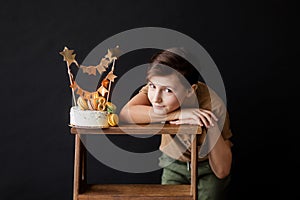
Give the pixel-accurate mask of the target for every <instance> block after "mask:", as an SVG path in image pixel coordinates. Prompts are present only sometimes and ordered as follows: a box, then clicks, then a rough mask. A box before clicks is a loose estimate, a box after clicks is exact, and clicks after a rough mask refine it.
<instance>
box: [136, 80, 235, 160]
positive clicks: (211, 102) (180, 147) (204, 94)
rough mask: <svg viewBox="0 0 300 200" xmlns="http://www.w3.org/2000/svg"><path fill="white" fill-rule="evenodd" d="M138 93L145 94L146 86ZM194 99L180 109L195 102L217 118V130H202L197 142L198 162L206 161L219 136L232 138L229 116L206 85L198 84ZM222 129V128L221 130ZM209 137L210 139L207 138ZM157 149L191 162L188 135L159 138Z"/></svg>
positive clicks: (225, 138) (216, 96) (146, 91)
mask: <svg viewBox="0 0 300 200" xmlns="http://www.w3.org/2000/svg"><path fill="white" fill-rule="evenodd" d="M140 92H142V93H144V94H147V93H148V85H146V86H144V87H143V88H142V89H141V90H140ZM195 94H196V97H197V98H195V99H194V100H190V101H186V102H184V103H183V105H182V107H184V108H185V107H195V105H197V104H195V103H197V102H195V101H198V105H199V108H202V109H206V110H210V111H212V112H213V113H214V114H215V115H216V117H217V118H218V122H217V123H218V127H219V129H218V130H221V133H220V131H215V130H216V129H206V128H202V134H201V136H200V137H199V140H198V145H197V146H198V149H199V158H198V160H199V161H202V160H206V159H207V154H208V153H209V151H210V150H211V148H212V147H213V144H214V141H216V138H217V137H219V136H220V134H221V136H222V137H223V139H224V140H229V139H230V137H232V133H231V130H230V122H229V116H228V112H227V109H226V106H225V105H224V103H223V101H222V99H221V98H220V97H219V96H218V95H217V94H216V93H215V92H214V91H213V90H212V89H210V88H209V87H208V86H207V85H206V84H204V83H202V82H198V88H197V90H196V91H195ZM221 127H222V128H221ZM207 136H210V137H207ZM159 149H160V150H161V151H162V152H163V153H165V154H167V155H168V156H170V157H172V158H174V159H177V160H180V161H183V162H187V161H190V160H191V151H190V150H191V135H189V134H186V135H185V134H176V135H168V134H163V135H162V136H161V144H160V147H159Z"/></svg>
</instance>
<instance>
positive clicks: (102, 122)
mask: <svg viewBox="0 0 300 200" xmlns="http://www.w3.org/2000/svg"><path fill="white" fill-rule="evenodd" d="M70 124H71V125H74V126H79V127H96V128H98V127H100V128H102V127H103V128H104V127H109V125H108V122H107V113H106V112H103V111H96V110H81V109H80V108H79V106H73V107H71V110H70Z"/></svg>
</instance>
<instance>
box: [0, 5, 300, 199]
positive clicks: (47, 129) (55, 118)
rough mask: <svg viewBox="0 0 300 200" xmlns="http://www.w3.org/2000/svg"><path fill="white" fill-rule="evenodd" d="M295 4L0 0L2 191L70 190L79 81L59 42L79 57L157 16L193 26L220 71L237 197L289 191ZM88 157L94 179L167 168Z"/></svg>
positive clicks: (150, 178) (169, 24)
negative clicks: (135, 167) (117, 166)
mask: <svg viewBox="0 0 300 200" xmlns="http://www.w3.org/2000/svg"><path fill="white" fill-rule="evenodd" d="M287 4H288V3H287V2H286V1H283V0H273V1H271V0H270V1H259V0H252V1H238V0H234V1H233V0H231V1H221V0H218V1H217V0H213V1H199V2H198V3H196V1H174V0H173V1H162V0H161V1H90V0H89V1H36V2H35V1H18V2H17V1H16V2H14V1H1V7H0V15H1V17H0V22H1V40H0V42H1V43H0V46H1V52H0V56H1V59H0V67H1V73H0V80H1V85H0V87H1V104H2V112H1V140H0V199H3V200H6V199H30V200H33V199H45V200H46V199H56V200H58V199H64V200H65V199H72V189H73V182H72V181H73V152H74V136H73V135H71V134H70V133H69V127H68V126H67V124H68V122H69V113H68V112H69V108H70V106H71V90H70V88H69V87H68V86H69V80H68V76H67V71H66V65H65V63H64V62H63V60H62V56H61V55H59V54H58V52H59V51H61V50H62V49H63V48H64V46H68V47H69V48H70V49H74V50H75V51H76V53H77V56H76V58H77V61H78V62H79V63H81V62H82V61H83V60H84V58H85V56H86V55H88V53H89V52H90V51H91V50H92V49H93V48H94V47H95V46H97V45H98V44H99V43H101V42H102V41H103V40H105V39H107V38H108V37H110V36H112V35H115V34H117V33H120V32H122V31H125V30H129V29H132V28H139V27H151V26H152V27H164V28H169V29H173V30H176V31H179V32H182V33H184V34H186V35H188V36H190V37H191V38H193V39H194V40H196V41H197V42H198V43H199V44H201V45H202V46H203V47H204V48H205V49H206V51H207V52H208V53H209V54H210V56H211V57H212V58H213V60H214V61H215V63H216V64H217V66H218V68H219V70H220V72H221V75H222V78H223V80H224V84H225V88H226V93H227V103H228V109H229V113H230V116H231V126H232V131H233V133H234V138H233V143H234V147H233V153H234V162H233V168H232V175H233V179H232V184H231V190H230V194H229V196H230V199H254V198H261V199H265V198H272V199H282V198H283V197H284V198H285V199H290V197H291V196H292V195H294V194H292V193H293V192H292V191H293V189H294V188H295V185H293V184H291V183H290V182H289V180H290V178H293V177H295V176H296V172H294V171H293V170H295V169H297V168H298V167H299V162H298V161H297V160H296V159H295V158H294V157H293V153H294V152H295V151H296V146H293V145H292V142H291V139H292V140H293V138H292V137H291V136H292V135H291V134H290V133H291V131H292V130H294V129H295V126H294V125H295V118H294V117H291V115H290V113H292V112H291V111H293V109H296V106H295V105H294V104H293V99H294V98H295V97H296V96H297V90H296V86H297V80H296V79H293V78H292V77H293V73H291V72H292V71H291V66H292V65H291V63H290V61H289V58H288V52H287V43H288V42H287V40H288V38H289V37H290V36H289V34H288V29H289V27H288V25H287V24H288V23H287V22H288V21H289V19H288V17H287V16H288V14H289V13H290V10H289V9H288V5H287ZM139 62H142V61H139ZM3 110H4V112H3ZM286 118H288V119H289V121H288V123H286V122H285V121H284V119H286ZM149 145H151V144H149ZM90 163H92V164H91V165H90V169H91V171H92V172H93V173H96V174H97V175H95V176H94V175H90V177H91V179H92V181H95V182H97V180H98V178H99V181H98V182H120V183H126V182H128V183H130V182H149V183H151V182H156V181H159V172H154V173H149V174H142V175H134V174H126V173H123V174H122V173H118V172H116V171H114V170H112V169H110V168H108V167H106V166H104V165H102V164H101V163H98V162H97V161H96V160H93V158H92V157H90ZM95 177H97V179H96V178H95ZM296 181H297V179H296ZM294 198H295V196H294Z"/></svg>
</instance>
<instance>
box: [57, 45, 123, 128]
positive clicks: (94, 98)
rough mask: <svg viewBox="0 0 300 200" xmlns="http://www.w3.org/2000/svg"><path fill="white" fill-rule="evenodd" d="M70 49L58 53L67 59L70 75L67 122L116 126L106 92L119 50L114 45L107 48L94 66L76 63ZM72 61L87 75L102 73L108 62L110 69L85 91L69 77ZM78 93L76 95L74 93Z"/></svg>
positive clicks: (74, 124)
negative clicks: (89, 89) (70, 97)
mask: <svg viewBox="0 0 300 200" xmlns="http://www.w3.org/2000/svg"><path fill="white" fill-rule="evenodd" d="M73 51H74V50H69V49H68V48H67V47H65V48H64V50H63V51H62V52H60V54H61V55H62V56H63V57H64V61H66V63H67V68H68V74H69V79H70V84H71V85H70V87H71V88H72V97H73V101H74V105H73V106H72V107H71V109H70V126H72V127H79V128H80V127H82V128H108V127H110V126H117V125H118V123H119V118H118V115H117V114H116V106H115V105H114V104H113V103H112V102H109V101H108V99H109V94H110V87H111V83H112V82H114V79H115V78H116V77H117V76H115V75H114V74H113V72H114V65H115V60H116V59H117V58H118V55H119V54H120V51H119V49H118V46H117V47H116V48H114V49H108V53H107V54H106V55H105V57H104V58H102V59H101V61H100V63H99V64H98V65H96V66H88V67H87V66H83V65H78V63H77V61H76V60H75V55H76V54H73ZM72 63H75V64H76V66H77V67H78V68H79V69H82V70H83V72H84V73H88V74H89V75H96V74H97V72H98V73H99V74H100V75H102V73H103V72H105V71H106V70H107V69H108V68H109V66H110V64H112V67H111V71H110V72H109V73H108V74H107V76H106V77H105V78H104V79H103V80H102V82H101V86H100V87H99V88H98V89H97V90H96V91H92V92H90V91H87V90H84V89H82V88H81V87H80V86H79V85H78V83H77V82H76V81H75V80H74V79H73V77H74V76H73V74H72V72H71V69H70V65H71V64H72ZM75 92H76V94H77V95H78V97H76V95H75Z"/></svg>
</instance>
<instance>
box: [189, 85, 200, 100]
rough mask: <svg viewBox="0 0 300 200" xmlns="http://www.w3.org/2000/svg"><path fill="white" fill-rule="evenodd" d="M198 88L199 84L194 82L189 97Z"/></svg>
mask: <svg viewBox="0 0 300 200" xmlns="http://www.w3.org/2000/svg"><path fill="white" fill-rule="evenodd" d="M197 88H198V85H197V84H193V85H192V86H191V88H190V89H189V90H188V95H187V96H188V97H191V96H192V95H193V94H194V92H195V91H196V90H197Z"/></svg>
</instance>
